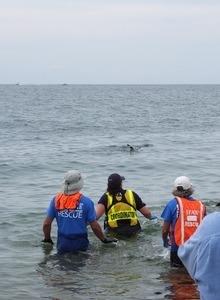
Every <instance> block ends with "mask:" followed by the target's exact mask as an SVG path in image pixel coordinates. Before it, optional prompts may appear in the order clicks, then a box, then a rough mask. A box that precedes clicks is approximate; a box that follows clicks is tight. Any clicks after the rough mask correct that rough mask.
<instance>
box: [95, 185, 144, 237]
mask: <svg viewBox="0 0 220 300" xmlns="http://www.w3.org/2000/svg"><path fill="white" fill-rule="evenodd" d="M100 203H101V204H103V205H104V206H105V214H106V219H105V225H104V227H105V230H106V231H107V232H115V233H117V234H120V235H126V236H129V235H132V234H133V233H135V232H137V231H139V230H140V229H141V226H140V223H139V221H138V218H137V210H140V209H141V208H142V207H144V206H145V203H143V201H142V200H141V198H140V197H139V196H138V195H137V194H136V193H135V192H133V191H131V190H123V189H120V190H119V191H118V192H117V194H115V195H111V194H109V193H105V194H103V195H102V197H101V198H100V200H99V201H98V204H100Z"/></svg>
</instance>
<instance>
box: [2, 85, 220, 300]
mask: <svg viewBox="0 0 220 300" xmlns="http://www.w3.org/2000/svg"><path fill="white" fill-rule="evenodd" d="M0 105H1V110H0V138H1V146H0V168H1V172H0V191H1V196H0V197H1V199H0V207H1V219H0V237H1V243H0V264H1V272H0V274H1V275H0V276H1V280H0V290H1V296H0V299H2V300H4V299H5V300H7V299H16V300H26V299H28V300H30V299H33V300H35V299H53V300H55V299H56V300H58V299H59V300H61V299H62V300H64V299H65V300H69V299H97V300H108V299H109V300H112V299H116V300H118V299H133V300H136V299H139V300H140V299H175V300H179V299H184V300H186V299H199V294H198V291H197V288H196V285H195V284H194V283H193V281H192V279H191V278H190V277H189V275H188V273H187V271H186V270H184V269H183V270H182V269H173V268H171V267H170V265H169V257H168V253H167V251H166V249H164V248H163V247H162V240H161V226H162V223H163V222H162V219H161V218H159V219H158V220H154V221H149V220H147V219H144V218H143V217H142V215H139V219H140V222H141V224H142V232H141V233H140V234H139V235H138V236H137V237H136V238H132V239H128V240H127V239H122V240H119V241H118V243H117V244H116V245H104V244H102V243H101V242H100V241H99V240H98V239H97V238H96V237H95V236H94V235H93V234H92V232H91V230H90V229H89V239H90V243H91V248H90V249H89V251H88V252H87V253H79V254H78V255H70V254H68V255H65V256H62V257H60V256H59V255H57V253H56V249H55V247H53V248H50V247H46V246H43V245H42V244H41V239H42V238H43V234H42V224H43V220H44V218H45V210H46V208H47V206H48V204H49V202H50V200H51V198H52V197H53V196H54V195H55V194H56V193H57V192H58V191H59V188H60V184H61V181H62V178H63V176H64V174H65V173H66V172H67V171H68V170H70V169H79V170H80V171H81V172H83V173H85V174H86V176H87V178H86V181H85V185H84V187H83V190H82V191H83V193H84V194H85V195H87V196H89V197H91V198H92V199H93V201H94V203H95V204H96V203H97V201H98V200H99V198H100V196H101V195H102V194H103V192H104V191H105V189H106V181H107V177H108V176H109V174H111V173H113V172H118V173H120V174H121V175H123V176H125V177H126V180H125V182H124V187H125V188H129V189H133V190H134V191H135V192H136V193H138V194H139V195H140V197H141V198H142V199H143V201H144V202H145V203H146V205H147V206H148V207H149V208H150V209H151V211H152V212H153V213H156V214H157V215H158V216H160V214H161V212H162V210H163V208H164V206H165V204H166V203H167V201H168V200H169V199H171V198H172V194H171V190H172V186H173V181H174V180H175V178H176V177H177V176H180V175H186V176H189V177H190V179H191V181H192V182H193V184H194V187H195V193H194V196H195V197H197V198H199V199H201V200H202V201H204V203H205V204H206V206H207V211H208V213H210V212H212V211H215V210H218V209H219V208H218V207H216V204H217V203H218V202H220V160H219V157H220V147H219V144H220V118H219V112H220V85H0ZM127 144H130V145H132V146H133V147H134V148H135V151H133V152H130V151H129V147H128V146H127ZM99 221H100V224H101V225H103V218H101V219H100V220H99ZM56 229H57V228H56V224H55V222H54V224H53V229H52V236H53V240H54V241H55V240H56Z"/></svg>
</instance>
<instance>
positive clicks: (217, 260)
mask: <svg viewBox="0 0 220 300" xmlns="http://www.w3.org/2000/svg"><path fill="white" fill-rule="evenodd" d="M219 228H220V212H213V213H210V214H208V215H207V216H206V217H205V218H204V219H203V220H202V222H201V223H200V225H199V227H198V229H197V230H196V232H195V233H194V234H193V235H192V236H191V237H190V238H189V239H188V241H187V242H185V243H184V244H183V245H182V246H180V247H179V249H178V256H179V257H180V259H181V261H182V262H183V264H184V266H185V267H186V269H187V270H188V272H189V274H190V276H191V277H192V278H193V279H194V281H195V282H196V283H197V285H198V289H199V292H200V299H201V300H219V299H220V284H219V283H220V255H219V253H220V232H219Z"/></svg>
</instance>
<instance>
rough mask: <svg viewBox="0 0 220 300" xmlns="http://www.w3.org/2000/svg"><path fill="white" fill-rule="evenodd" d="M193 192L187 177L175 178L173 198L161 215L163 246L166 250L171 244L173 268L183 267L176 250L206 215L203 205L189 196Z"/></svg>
mask: <svg viewBox="0 0 220 300" xmlns="http://www.w3.org/2000/svg"><path fill="white" fill-rule="evenodd" d="M193 192H194V189H193V186H192V184H191V182H190V180H189V178H188V177H186V176H180V177H177V178H176V180H175V181H174V187H173V190H172V194H173V195H174V196H175V198H174V199H172V200H170V201H169V202H168V203H167V205H166V206H165V208H164V210H163V212H162V214H161V217H162V218H163V219H164V223H163V227H162V239H163V246H164V247H165V248H167V247H169V244H171V248H170V262H171V265H172V266H174V267H182V266H183V263H182V261H181V260H180V258H179V257H178V254H177V251H178V248H179V246H181V245H182V244H183V243H185V242H186V241H187V240H188V239H189V237H190V236H191V235H192V234H193V233H194V232H195V231H196V229H197V227H198V226H199V224H200V223H201V221H202V219H203V218H204V216H205V215H206V207H205V205H204V204H203V203H202V202H201V201H199V200H196V199H194V198H193V197H192V196H191V195H192V194H193ZM169 239H170V241H169Z"/></svg>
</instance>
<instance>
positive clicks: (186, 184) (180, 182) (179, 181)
mask: <svg viewBox="0 0 220 300" xmlns="http://www.w3.org/2000/svg"><path fill="white" fill-rule="evenodd" d="M178 186H181V187H182V188H183V190H188V189H190V188H191V187H192V183H191V182H190V180H189V178H188V177H186V176H179V177H177V178H176V179H175V181H174V188H175V189H177V187H178Z"/></svg>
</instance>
